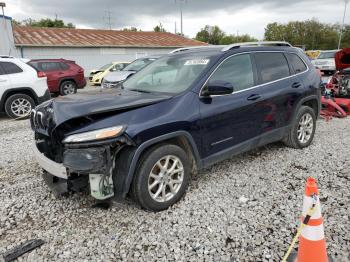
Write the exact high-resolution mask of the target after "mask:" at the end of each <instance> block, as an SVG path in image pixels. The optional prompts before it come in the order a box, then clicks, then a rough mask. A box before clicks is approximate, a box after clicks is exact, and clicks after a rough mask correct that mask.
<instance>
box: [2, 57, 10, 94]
mask: <svg viewBox="0 0 350 262" xmlns="http://www.w3.org/2000/svg"><path fill="white" fill-rule="evenodd" d="M2 65H3V62H0V101H2V97H3V94H4V93H5V91H6V90H8V89H10V88H11V82H10V78H9V77H8V76H7V74H6V73H5V71H4V69H3V66H2Z"/></svg>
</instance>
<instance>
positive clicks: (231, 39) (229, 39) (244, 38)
mask: <svg viewBox="0 0 350 262" xmlns="http://www.w3.org/2000/svg"><path fill="white" fill-rule="evenodd" d="M256 41H258V39H256V38H255V37H252V36H250V35H248V34H244V35H238V36H237V35H226V36H224V37H223V38H221V40H220V45H229V44H234V43H244V42H256Z"/></svg>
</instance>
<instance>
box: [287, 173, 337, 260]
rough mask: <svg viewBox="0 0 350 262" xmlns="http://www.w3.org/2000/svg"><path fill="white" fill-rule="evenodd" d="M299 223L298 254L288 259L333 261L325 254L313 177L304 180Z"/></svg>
mask: <svg viewBox="0 0 350 262" xmlns="http://www.w3.org/2000/svg"><path fill="white" fill-rule="evenodd" d="M301 223H302V225H301V231H299V233H300V237H299V248H298V254H297V255H296V254H292V255H291V256H290V257H289V259H288V261H294V262H327V261H329V262H330V261H333V260H332V258H331V257H328V256H327V250H326V241H325V237H324V230H323V219H322V215H321V205H320V200H319V198H318V189H317V185H316V180H315V179H314V178H308V179H307V182H306V186H305V195H304V201H303V211H302V217H301Z"/></svg>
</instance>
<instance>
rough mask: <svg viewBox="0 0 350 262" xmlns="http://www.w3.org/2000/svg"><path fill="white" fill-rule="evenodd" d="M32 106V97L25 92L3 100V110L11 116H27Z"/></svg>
mask: <svg viewBox="0 0 350 262" xmlns="http://www.w3.org/2000/svg"><path fill="white" fill-rule="evenodd" d="M34 107H35V102H34V100H33V98H31V97H30V96H28V95H25V94H15V95H12V96H10V97H9V98H7V99H6V102H5V112H6V114H7V115H8V116H9V117H11V118H28V117H29V116H30V113H31V111H32V109H34Z"/></svg>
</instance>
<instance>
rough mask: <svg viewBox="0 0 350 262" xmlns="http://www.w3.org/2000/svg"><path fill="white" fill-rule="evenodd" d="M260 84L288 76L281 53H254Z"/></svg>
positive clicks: (285, 62) (287, 69) (286, 66)
mask: <svg viewBox="0 0 350 262" xmlns="http://www.w3.org/2000/svg"><path fill="white" fill-rule="evenodd" d="M254 57H255V62H256V65H257V69H258V73H259V75H260V82H261V84H264V83H268V82H272V81H275V80H278V79H281V78H285V77H288V76H290V72H289V66H288V63H287V60H286V58H285V56H284V55H283V54H282V53H267V52H264V53H255V54H254Z"/></svg>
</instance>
